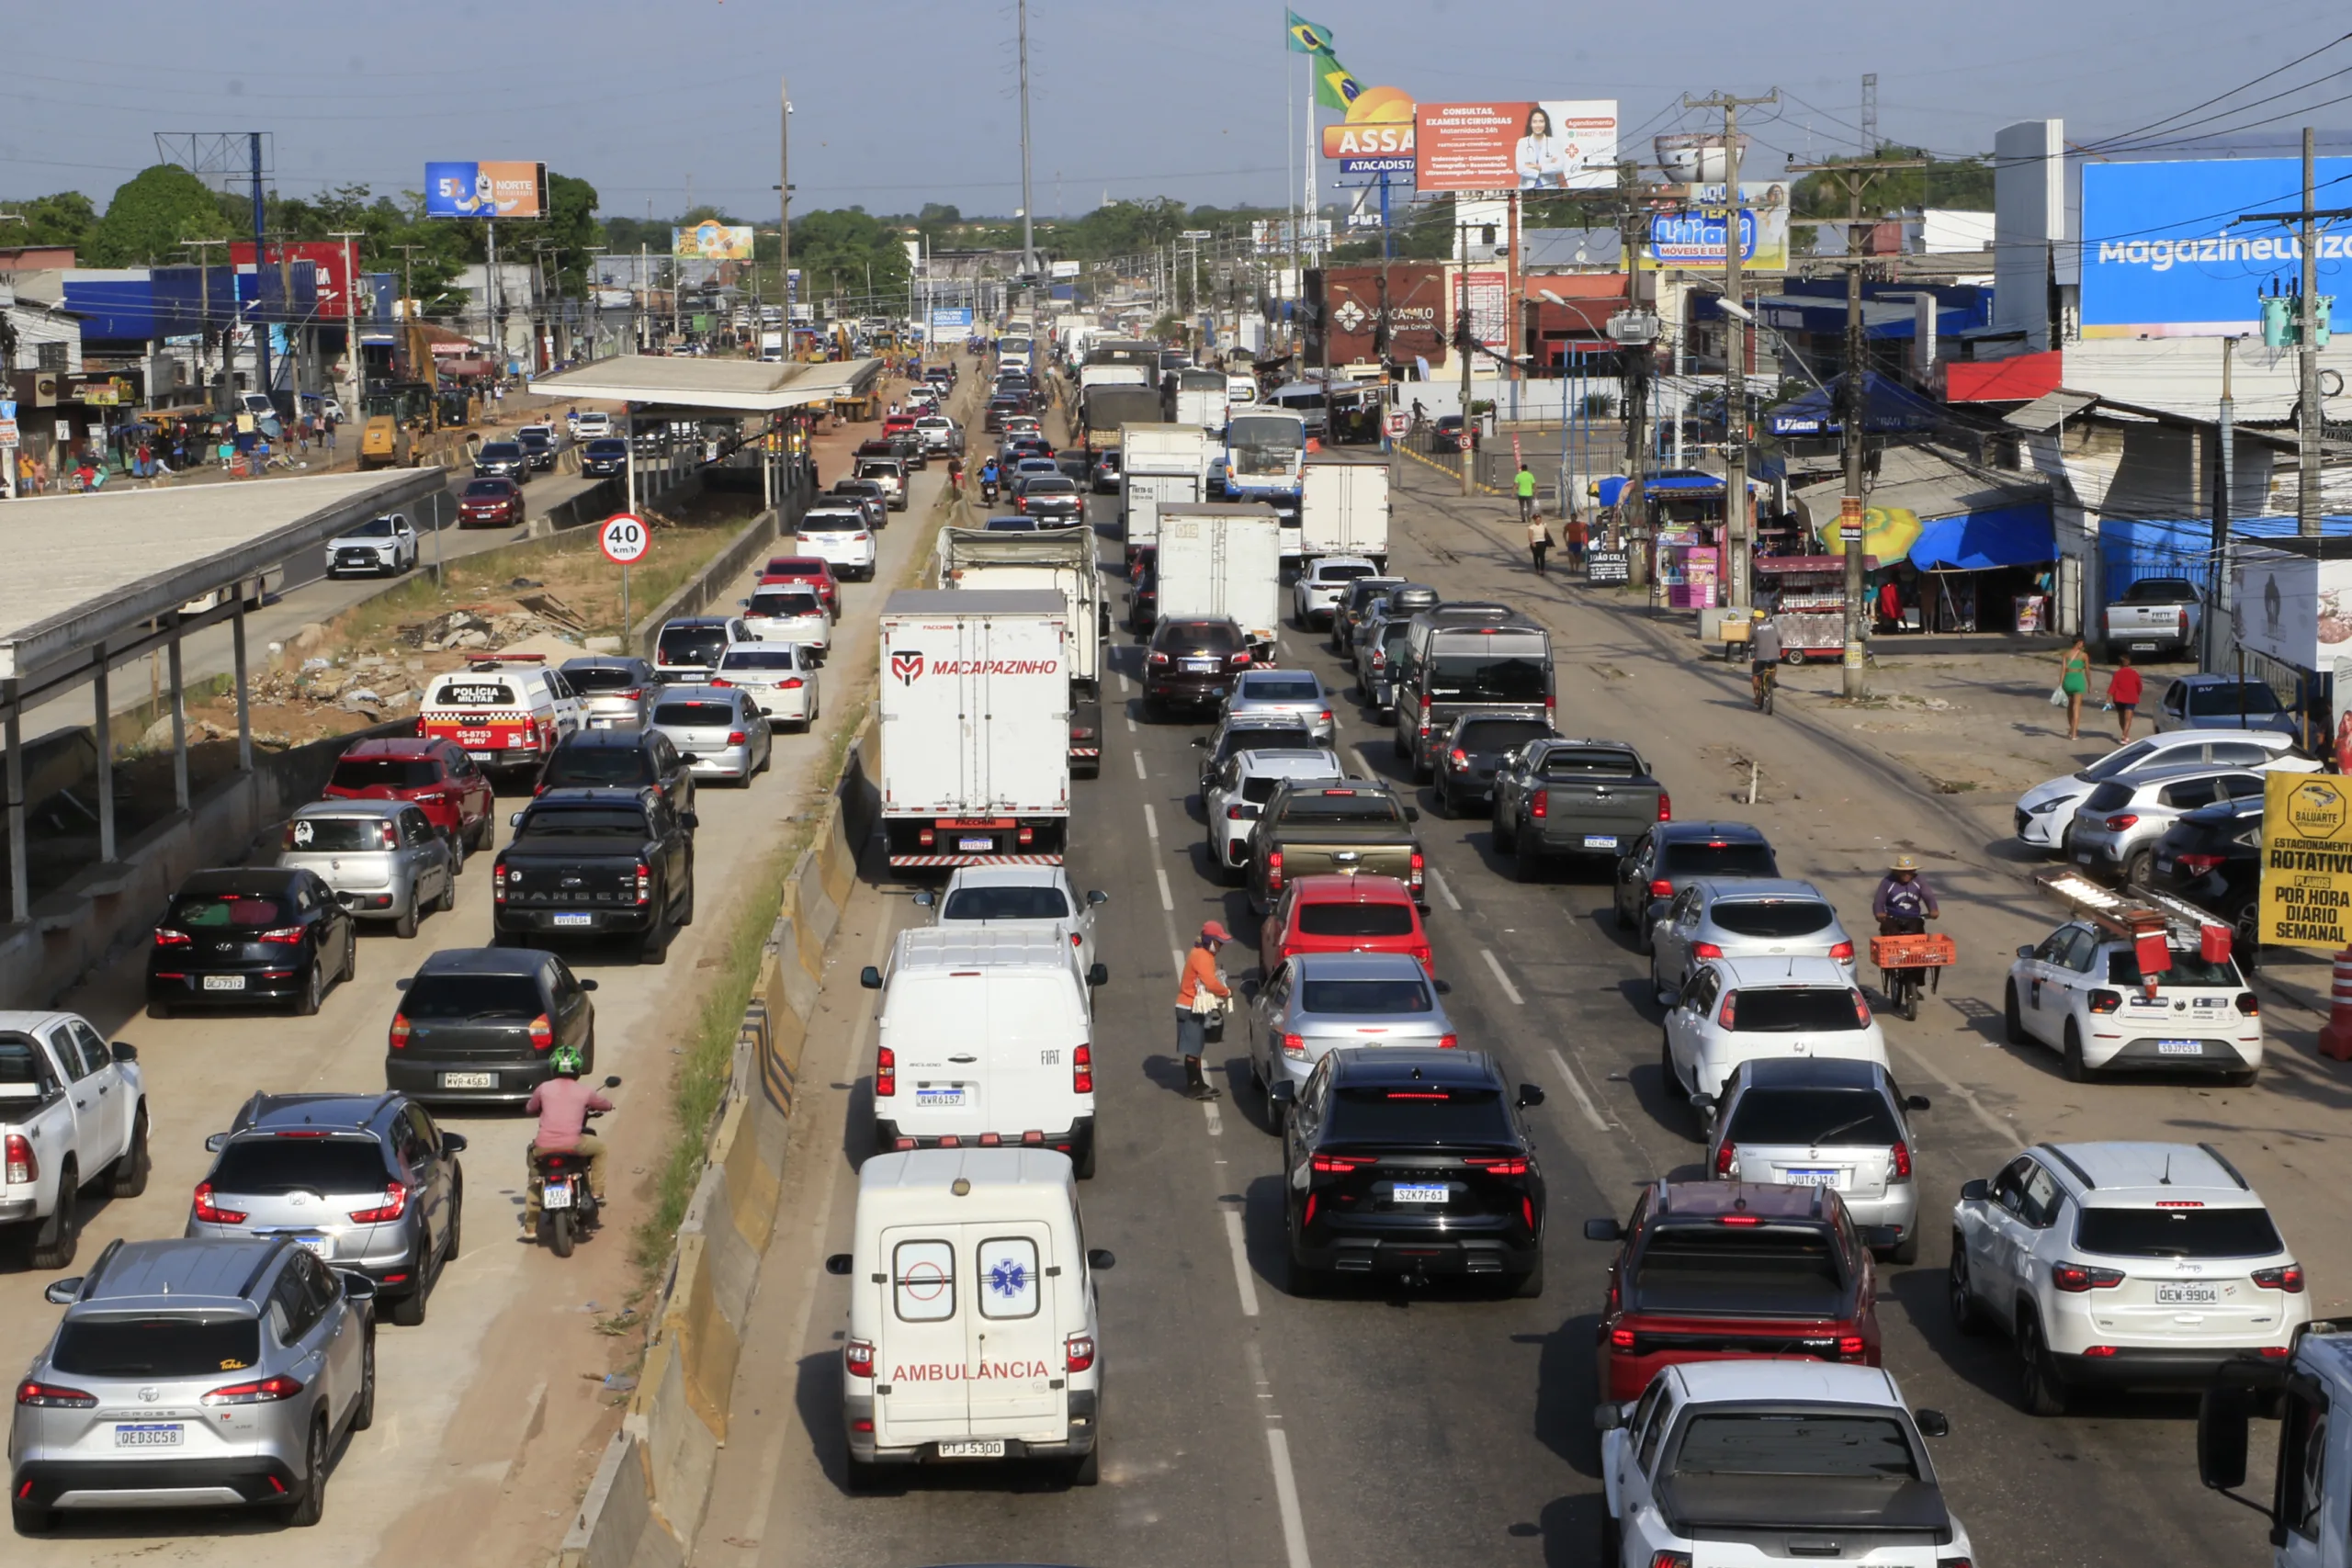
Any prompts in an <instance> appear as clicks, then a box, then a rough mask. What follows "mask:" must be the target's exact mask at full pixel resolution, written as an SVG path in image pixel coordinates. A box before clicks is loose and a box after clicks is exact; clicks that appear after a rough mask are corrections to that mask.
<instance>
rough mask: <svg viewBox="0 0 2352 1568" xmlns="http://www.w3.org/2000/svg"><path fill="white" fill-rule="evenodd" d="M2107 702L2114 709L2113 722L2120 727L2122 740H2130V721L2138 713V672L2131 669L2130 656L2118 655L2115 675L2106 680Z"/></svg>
mask: <svg viewBox="0 0 2352 1568" xmlns="http://www.w3.org/2000/svg"><path fill="white" fill-rule="evenodd" d="M2107 700H2108V702H2109V705H2111V706H2112V707H2113V708H2114V709H2115V722H2116V723H2117V724H2119V725H2120V726H2121V727H2122V730H2123V739H2125V740H2126V741H2127V742H2128V741H2129V740H2130V739H2131V720H2132V719H2133V718H2134V717H2135V716H2137V715H2138V714H2139V711H2140V672H2139V671H2137V670H2134V669H2132V668H2131V655H2130V654H2128V653H2126V654H2120V655H2118V656H2117V658H2116V660H2115V673H2114V674H2112V675H2109V677H2108V678H2107Z"/></svg>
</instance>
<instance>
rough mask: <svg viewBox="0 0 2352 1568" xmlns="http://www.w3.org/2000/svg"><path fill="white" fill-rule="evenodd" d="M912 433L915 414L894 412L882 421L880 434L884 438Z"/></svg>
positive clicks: (913, 431)
mask: <svg viewBox="0 0 2352 1568" xmlns="http://www.w3.org/2000/svg"><path fill="white" fill-rule="evenodd" d="M914 433H915V416H914V415H912V414H910V413H894V414H892V415H890V416H889V417H888V419H885V420H884V421H883V422H882V434H883V436H884V437H885V438H886V439H887V438H888V437H890V436H893V435H912V434H914Z"/></svg>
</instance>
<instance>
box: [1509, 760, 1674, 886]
mask: <svg viewBox="0 0 2352 1568" xmlns="http://www.w3.org/2000/svg"><path fill="white" fill-rule="evenodd" d="M1673 816H1674V806H1673V803H1672V801H1671V800H1670V799H1669V798H1668V795H1667V793H1666V786H1665V785H1664V784H1659V783H1658V782H1657V779H1656V778H1654V777H1652V776H1651V774H1650V765H1649V764H1648V763H1647V762H1645V761H1642V754H1641V753H1640V752H1638V751H1636V750H1634V749H1633V748H1632V747H1631V746H1628V745H1626V744H1625V743H1624V742H1623V741H1622V740H1570V739H1544V740H1531V741H1529V742H1528V743H1527V744H1525V745H1523V746H1521V748H1520V749H1519V750H1516V751H1514V752H1512V753H1511V754H1510V756H1508V757H1506V758H1504V759H1503V761H1502V765H1501V766H1500V767H1498V768H1497V769H1496V770H1495V782H1494V823H1495V852H1496V853H1498V854H1508V855H1510V856H1511V857H1512V859H1511V871H1512V874H1513V875H1515V876H1517V877H1518V878H1519V880H1521V882H1524V881H1527V880H1528V879H1529V878H1530V877H1532V876H1533V875H1534V874H1535V872H1536V870H1537V867H1538V865H1539V863H1541V862H1542V861H1544V860H1547V859H1552V858H1555V857H1556V858H1560V859H1569V858H1573V857H1577V856H1592V857H1602V858H1606V859H1609V860H1612V861H1613V860H1615V859H1616V858H1618V857H1619V856H1620V855H1623V853H1624V852H1626V851H1627V850H1628V849H1630V848H1631V847H1632V846H1633V844H1634V840H1637V839H1639V838H1640V837H1641V836H1642V835H1643V834H1644V833H1646V832H1648V831H1649V830H1650V829H1652V828H1653V827H1655V826H1657V824H1658V823H1660V822H1667V821H1671V820H1672V819H1673Z"/></svg>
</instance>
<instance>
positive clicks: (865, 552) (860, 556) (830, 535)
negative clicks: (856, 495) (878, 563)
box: [794, 507, 875, 582]
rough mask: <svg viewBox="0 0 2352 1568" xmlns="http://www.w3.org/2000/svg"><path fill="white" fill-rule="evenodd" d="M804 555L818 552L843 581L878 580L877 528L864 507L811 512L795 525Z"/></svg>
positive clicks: (817, 556)
mask: <svg viewBox="0 0 2352 1568" xmlns="http://www.w3.org/2000/svg"><path fill="white" fill-rule="evenodd" d="M794 533H795V534H796V535H797V536H798V538H799V543H800V551H801V553H802V554H803V555H811V556H815V557H816V558H818V559H820V560H821V561H823V562H825V563H826V564H827V565H829V566H831V568H832V569H833V575H834V576H835V577H837V578H839V579H841V581H843V582H871V581H874V561H875V554H874V531H873V529H872V528H870V527H868V526H867V525H866V521H865V509H864V508H862V507H861V508H857V509H855V510H849V509H843V510H840V511H817V512H811V513H809V514H808V515H807V516H805V517H803V518H801V519H800V522H799V525H798V526H797V527H796V528H795V529H794Z"/></svg>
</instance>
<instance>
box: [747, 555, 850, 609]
mask: <svg viewBox="0 0 2352 1568" xmlns="http://www.w3.org/2000/svg"><path fill="white" fill-rule="evenodd" d="M778 582H805V583H807V584H808V585H809V587H811V588H813V589H815V590H816V591H817V597H818V598H820V599H822V600H823V601H824V602H825V608H826V610H827V611H828V612H829V613H830V614H831V615H832V617H833V619H835V620H837V621H838V620H840V619H841V618H842V585H841V580H840V579H839V578H836V577H835V576H834V575H833V563H832V562H831V561H829V560H827V559H825V558H824V557H822V556H770V557H769V558H768V564H767V565H766V566H764V567H763V568H761V569H760V586H761V587H763V588H766V587H770V586H772V585H774V584H775V583H778Z"/></svg>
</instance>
